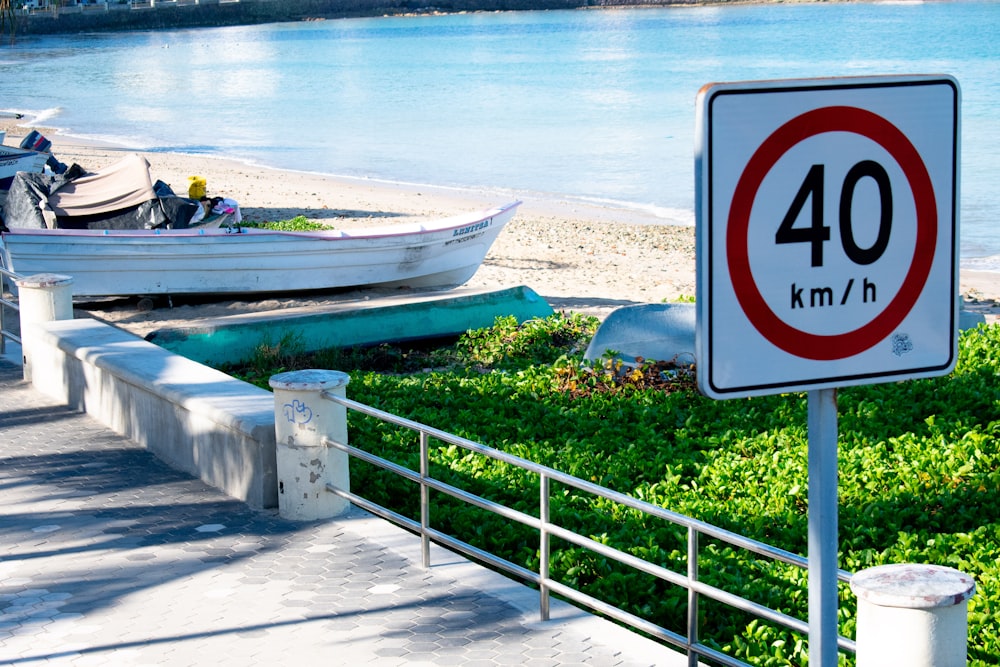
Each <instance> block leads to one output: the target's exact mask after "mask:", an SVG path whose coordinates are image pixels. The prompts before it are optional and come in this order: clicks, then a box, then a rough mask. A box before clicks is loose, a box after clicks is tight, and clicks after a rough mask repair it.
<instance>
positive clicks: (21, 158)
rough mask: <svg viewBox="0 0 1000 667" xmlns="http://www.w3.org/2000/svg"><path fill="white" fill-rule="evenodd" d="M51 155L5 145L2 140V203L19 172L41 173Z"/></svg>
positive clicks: (0, 170) (0, 155)
mask: <svg viewBox="0 0 1000 667" xmlns="http://www.w3.org/2000/svg"><path fill="white" fill-rule="evenodd" d="M49 157H50V156H49V154H48V153H39V152H37V151H29V150H25V149H23V148H14V147H13V146H5V145H3V143H2V141H0V204H3V201H4V199H6V197H7V191H8V190H9V189H10V184H11V182H12V181H13V180H14V176H15V175H17V172H19V171H28V172H32V173H41V172H42V171H43V170H44V169H45V163H46V161H47V160H48V159H49Z"/></svg>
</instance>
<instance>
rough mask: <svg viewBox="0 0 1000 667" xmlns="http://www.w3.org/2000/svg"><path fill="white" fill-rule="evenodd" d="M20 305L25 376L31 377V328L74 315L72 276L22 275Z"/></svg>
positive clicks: (18, 300)
mask: <svg viewBox="0 0 1000 667" xmlns="http://www.w3.org/2000/svg"><path fill="white" fill-rule="evenodd" d="M14 284H15V285H17V307H18V310H19V311H20V319H21V363H22V366H23V371H24V374H23V377H24V379H25V380H31V340H32V336H31V328H32V327H33V326H34V325H36V324H43V323H45V322H55V321H56V320H71V319H73V279H72V278H70V277H69V276H62V275H59V274H56V273H39V274H37V275H34V276H27V277H24V278H19V279H18V280H15V281H14Z"/></svg>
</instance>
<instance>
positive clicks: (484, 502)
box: [323, 438, 542, 530]
mask: <svg viewBox="0 0 1000 667" xmlns="http://www.w3.org/2000/svg"><path fill="white" fill-rule="evenodd" d="M323 444H324V445H327V446H329V447H333V448H334V449H339V450H340V451H344V452H348V453H349V454H353V455H355V456H357V457H358V458H359V459H362V460H364V461H366V462H368V463H371V464H372V465H376V466H378V467H380V468H384V469H386V470H390V471H392V472H395V473H397V474H399V475H401V476H403V477H405V478H406V479H409V480H411V481H414V482H417V483H422V484H426V485H427V486H428V487H429V488H431V489H434V490H435V491H440V492H442V493H445V494H447V495H449V496H452V497H453V498H457V499H459V500H462V501H465V502H467V503H469V504H470V505H475V506H476V507H478V508H480V509H484V510H487V511H489V512H493V513H494V514H498V515H500V516H502V517H505V518H507V519H511V520H512V521H517V522H518V523H520V524H522V525H525V526H528V527H530V528H534V529H536V530H541V525H542V524H541V521H539V519H538V518H537V517H533V516H531V515H530V514H525V513H524V512H519V511H518V510H515V509H511V508H509V507H507V506H506V505H501V504H499V503H495V502H493V501H492V500H488V499H486V498H483V497H482V496H478V495H476V494H474V493H469V492H468V491H463V490H462V489H459V488H458V487H455V486H452V485H450V484H447V483H446V482H442V481H441V480H438V479H434V478H433V477H421V476H420V473H417V472H414V471H413V470H410V469H409V468H406V467H404V466H400V465H399V464H396V463H393V462H392V461H389V460H387V459H383V458H381V457H378V456H375V455H373V454H369V453H368V452H366V451H364V450H362V449H358V448H357V447H354V446H352V445H345V444H343V443H341V442H337V441H335V440H331V439H329V438H323Z"/></svg>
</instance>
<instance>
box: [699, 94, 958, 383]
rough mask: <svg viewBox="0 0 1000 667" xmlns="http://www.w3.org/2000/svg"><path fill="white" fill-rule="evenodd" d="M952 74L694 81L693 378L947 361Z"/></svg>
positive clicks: (953, 210)
mask: <svg viewBox="0 0 1000 667" xmlns="http://www.w3.org/2000/svg"><path fill="white" fill-rule="evenodd" d="M959 102H960V98H959V89H958V84H957V82H956V81H955V80H954V79H953V78H951V77H947V76H923V75H921V76H893V77H862V78H854V79H809V80H797V81H776V82H748V83H729V84H713V85H709V86H706V87H705V88H704V89H702V91H701V93H700V94H699V96H698V140H699V145H698V153H697V156H696V190H697V202H696V208H697V211H696V212H697V253H698V260H697V262H698V335H697V352H698V378H699V384H700V386H701V389H702V391H703V392H705V393H706V394H708V395H710V396H714V397H717V398H732V397H737V396H750V395H760V394H769V393H781V392H786V391H798V390H806V389H821V388H830V387H838V386H845V385H852V384H867V383H873V382H883V381H889V380H896V379H904V378H913V377H928V376H932V375H941V374H946V373H948V372H950V371H951V369H952V368H953V367H954V364H955V360H956V355H957V317H958V311H957V275H958V274H957V257H956V252H957V242H958V240H957V235H958V165H959V153H958V150H959V148H958V147H959V142H958V137H959Z"/></svg>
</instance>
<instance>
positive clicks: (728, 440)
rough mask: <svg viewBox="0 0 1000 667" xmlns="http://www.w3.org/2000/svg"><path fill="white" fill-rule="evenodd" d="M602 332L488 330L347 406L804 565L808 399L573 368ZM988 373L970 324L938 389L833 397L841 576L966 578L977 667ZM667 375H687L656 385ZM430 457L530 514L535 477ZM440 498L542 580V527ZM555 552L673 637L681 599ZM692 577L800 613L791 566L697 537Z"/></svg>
mask: <svg viewBox="0 0 1000 667" xmlns="http://www.w3.org/2000/svg"><path fill="white" fill-rule="evenodd" d="M594 324H595V323H594V322H592V321H587V320H586V319H579V318H578V317H577V316H565V315H558V316H555V317H553V318H549V319H547V320H545V321H538V322H535V323H531V324H526V325H517V324H516V322H511V321H499V322H498V323H497V326H496V327H494V328H492V329H488V330H483V331H477V332H470V333H469V334H467V335H466V336H464V337H463V338H462V340H460V341H459V342H458V343H457V344H456V345H455V346H454V348H453V349H451V350H449V351H447V352H445V353H441V354H443V355H444V357H446V358H447V359H449V361H448V363H447V364H443V365H442V366H441V367H439V368H437V369H435V370H432V371H429V372H416V373H412V374H386V373H382V372H375V371H372V370H353V371H351V384H350V386H349V391H348V394H349V395H350V397H351V398H353V399H355V400H358V401H360V402H362V403H367V404H369V405H373V406H375V407H378V408H380V409H382V410H385V411H388V412H391V413H395V414H398V415H401V416H404V417H407V418H409V419H413V420H416V421H418V422H422V423H425V424H427V425H430V426H433V427H436V428H439V429H442V430H445V431H448V432H452V433H456V434H459V435H461V436H464V437H467V438H469V439H471V440H475V441H479V442H483V443H485V444H487V445H489V446H492V447H496V448H498V449H502V450H504V451H507V452H510V453H512V454H516V455H518V456H522V457H524V458H526V459H529V460H532V461H536V462H538V463H542V464H545V465H549V466H551V467H553V468H556V469H559V470H562V471H564V472H568V473H570V474H573V475H575V476H576V477H579V478H582V479H585V480H590V481H593V482H595V483H598V484H601V485H603V486H606V487H608V488H611V489H614V490H617V491H621V492H623V493H627V494H630V495H632V496H634V497H637V498H640V499H642V500H645V501H648V502H651V503H654V504H656V505H660V506H663V507H666V508H668V509H671V510H673V511H676V512H680V513H682V514H686V515H690V516H693V517H695V518H698V519H701V520H704V521H707V522H709V523H712V524H715V525H718V526H721V527H724V528H727V529H730V530H732V531H734V532H737V533H740V534H742V535H746V536H748V537H751V538H754V539H757V540H760V541H763V542H767V543H769V544H772V545H774V546H777V547H780V548H783V549H787V550H789V551H792V552H795V553H800V554H803V555H805V554H806V551H807V548H806V544H807V529H808V485H807V477H808V475H807V473H808V462H807V449H808V442H807V433H806V418H807V408H806V401H805V397H804V395H799V394H794V395H781V396H766V397H757V398H750V399H733V400H727V401H714V400H711V399H708V398H705V397H703V396H701V395H700V394H699V393H697V391H695V390H694V389H693V385H692V384H691V382H690V381H691V378H692V376H691V375H690V369H687V371H685V369H672V370H669V369H668V370H664V369H658V368H655V367H654V366H653V365H649V366H646V367H644V368H640V369H638V370H639V372H638V374H635V373H634V372H633V371H627V372H623V371H622V369H620V368H617V367H615V366H614V364H613V362H609V361H608V360H602V361H601V362H598V363H597V364H595V365H593V366H586V365H584V366H581V363H580V362H581V354H580V351H581V350H582V349H583V348H584V346H585V343H586V338H587V337H588V336H589V335H592V333H593V328H594ZM546 341H550V342H549V343H547V342H546ZM551 341H556V342H558V343H559V344H560V345H558V346H552V345H551ZM338 370H344V367H341V368H339V369H338ZM998 371H1000V327H996V326H993V327H986V326H980V327H979V328H978V329H976V330H973V331H969V332H965V333H964V334H963V335H962V337H961V342H960V358H959V362H958V366H957V368H956V370H955V372H954V373H952V374H951V375H950V376H948V377H942V378H933V379H924V380H912V381H907V382H894V383H885V384H877V385H868V386H861V387H850V388H845V389H841V390H840V391H839V392H838V401H839V408H838V409H839V441H840V444H839V461H840V463H839V465H840V483H839V498H840V511H839V516H840V566H841V567H842V568H844V569H846V570H850V571H857V570H859V569H864V568H868V567H872V566H875V565H880V564H885V563H898V562H913V563H937V564H942V565H947V566H951V567H955V568H957V569H960V570H962V571H964V572H967V573H969V574H971V575H972V576H973V577H974V578H975V579H976V584H977V593H976V596H975V597H973V598H972V600H971V601H970V602H969V664H970V665H972V666H973V667H986V666H987V665H996V664H1000V640H998V637H1000V613H998V605H1000V581H998V579H1000V447H998V445H997V437H998V435H1000V434H998V430H1000V383H998V382H997V373H998ZM664 372H667V373H668V374H672V375H670V377H675V378H676V377H679V378H680V380H679V381H678V382H672V383H666V382H661V383H660V384H657V383H655V382H653V381H652V380H651V378H654V377H657V378H661V379H662V378H663V377H664V376H663V373H664ZM581 383H582V384H584V385H586V386H585V387H583V388H581ZM587 383H589V384H587ZM685 383H686V384H685ZM262 386H266V378H265V380H264V384H263V385H262ZM349 420H350V421H349V424H350V428H351V441H352V443H353V444H355V445H357V446H360V447H362V448H363V449H366V450H369V451H372V452H374V453H377V454H379V455H381V456H384V457H386V458H389V459H391V460H394V461H397V462H400V463H403V464H405V465H408V466H410V467H412V468H414V469H415V468H416V467H417V457H418V454H417V452H418V447H417V437H416V435H415V434H413V433H410V432H405V431H398V430H396V429H392V428H388V427H386V425H384V424H381V423H378V422H376V421H374V420H372V419H370V418H367V417H364V416H362V415H359V414H356V413H351V415H350V417H349ZM432 445H434V446H433V447H432V453H431V456H432V461H433V463H432V465H433V470H432V474H433V475H434V476H436V477H439V478H441V479H443V480H445V481H448V482H450V483H453V484H455V485H456V486H461V487H462V488H464V489H466V490H468V491H471V492H473V493H477V494H480V495H483V496H485V497H488V498H491V499H494V500H496V501H498V502H503V503H504V504H507V505H509V506H512V507H515V508H517V509H520V510H521V511H524V512H526V513H528V514H533V515H536V514H537V505H538V480H537V479H536V478H534V477H533V476H530V475H526V474H524V473H522V472H520V471H518V470H516V469H513V468H511V467H510V466H508V465H505V464H499V463H497V462H493V461H491V460H489V459H486V458H484V457H481V456H478V455H475V454H471V453H469V452H466V451H464V450H461V449H458V448H456V447H454V446H448V445H444V444H443V443H436V444H435V443H432ZM351 472H352V485H354V486H355V488H359V489H364V490H365V494H366V496H368V497H370V498H372V499H373V500H375V501H376V502H379V503H382V504H386V505H390V506H392V507H393V508H394V509H397V510H398V511H400V512H402V513H404V514H407V515H409V516H412V517H416V516H417V513H416V512H417V492H416V489H415V486H414V485H411V484H409V483H406V484H403V483H401V482H400V481H399V480H398V479H396V478H394V477H391V476H388V475H385V474H383V473H380V472H378V471H375V470H372V469H371V468H369V467H366V466H364V465H362V464H356V463H352V471H351ZM552 495H553V500H552V514H553V516H554V517H558V521H559V522H560V523H562V524H564V525H566V526H567V527H569V528H571V529H574V530H576V531H577V532H581V533H582V534H586V535H591V536H593V537H594V538H595V539H598V540H599V541H601V542H602V543H606V544H611V545H614V546H616V547H617V548H620V549H622V550H624V551H627V552H630V553H634V554H635V555H637V556H641V557H643V558H645V559H648V560H650V561H652V562H656V563H659V564H662V565H664V566H667V567H670V568H672V569H675V570H680V571H683V570H684V568H685V567H686V560H685V559H686V555H685V547H684V539H685V536H684V534H683V532H682V531H679V530H678V529H677V528H675V527H672V526H670V525H669V524H663V522H661V521H659V520H656V519H651V518H650V517H647V516H642V515H639V514H638V513H636V512H633V511H631V510H628V509H626V508H623V507H621V506H618V505H617V504H615V503H611V502H609V501H606V500H598V499H595V498H593V497H589V496H587V495H585V494H580V493H577V492H570V491H569V490H567V489H560V488H555V489H553V494H552ZM434 503H435V512H434V517H433V524H432V525H434V526H435V527H436V528H438V529H440V530H444V531H446V532H450V533H452V534H455V535H456V536H458V537H460V538H461V539H464V540H466V541H469V542H471V543H473V544H475V545H477V546H480V547H482V548H485V549H489V550H490V551H493V552H494V553H497V554H499V555H501V556H503V557H505V558H508V559H510V560H513V561H515V562H518V563H521V564H523V565H524V566H525V567H531V568H536V567H537V564H538V538H537V535H536V534H535V533H534V531H531V530H528V529H525V528H522V527H520V526H519V525H516V524H512V522H510V521H508V520H506V519H501V518H498V517H496V516H494V515H491V514H488V513H485V512H482V511H480V510H476V509H473V508H470V507H468V506H458V505H457V504H454V503H452V502H451V501H448V500H446V499H442V498H441V497H440V495H436V496H435V499H434ZM554 548H555V551H554V553H553V557H552V560H551V573H552V576H553V577H554V578H556V579H557V580H559V581H562V582H564V583H566V584H568V585H572V586H575V587H578V588H580V589H582V590H584V591H586V592H588V593H590V594H592V595H594V596H596V597H601V598H604V599H608V600H611V601H613V602H614V603H615V604H617V605H620V606H622V607H623V608H625V609H627V610H629V611H631V612H632V613H635V614H637V615H639V616H641V617H643V618H649V619H651V620H653V621H655V622H657V623H659V624H661V625H664V626H665V627H667V628H669V629H672V630H675V631H678V632H682V631H683V622H684V615H685V609H686V601H685V599H684V595H683V594H682V592H681V591H680V590H679V589H677V588H676V587H672V586H668V585H665V584H663V583H662V582H659V581H657V580H654V579H652V578H651V577H649V576H647V575H642V574H638V573H635V572H631V571H628V570H625V569H622V568H620V567H618V566H617V565H614V564H613V563H610V562H608V561H606V560H605V559H603V558H602V557H599V556H597V555H596V554H594V553H593V552H589V551H586V550H583V549H581V548H579V547H575V546H572V545H568V544H565V543H560V542H558V541H555V543H554ZM701 574H702V577H703V578H704V579H705V580H706V581H708V582H709V583H712V584H713V585H716V586H720V587H722V588H724V589H726V590H728V591H731V592H733V593H737V594H740V595H742V596H745V597H747V598H749V599H751V600H754V601H756V602H760V603H761V604H766V605H768V606H771V607H773V608H775V609H778V610H781V611H783V612H786V613H789V614H792V615H794V616H798V617H800V618H803V619H805V618H806V616H807V608H808V594H807V586H806V573H805V572H803V571H801V570H798V569H796V568H791V567H788V566H784V565H780V564H776V563H773V562H770V561H763V560H762V561H758V560H755V559H753V558H751V557H750V556H749V555H748V554H745V553H743V552H739V551H734V550H732V549H731V548H730V547H728V546H726V545H724V544H722V543H716V542H714V541H712V540H708V539H705V540H704V543H703V544H702V548H701ZM840 598H841V608H840V619H841V623H840V630H841V633H842V634H845V635H847V636H853V633H854V624H855V613H856V611H855V603H854V599H853V595H852V594H851V593H850V591H849V589H848V588H847V587H846V586H843V585H842V586H841V589H840ZM700 612H701V618H702V636H703V640H704V641H706V643H709V644H710V645H713V646H716V647H717V648H719V649H721V650H724V651H725V652H727V653H730V654H732V655H734V656H737V657H739V658H740V659H742V660H746V661H748V662H750V663H751V664H754V665H766V666H771V665H804V664H805V663H806V660H807V644H806V642H805V641H804V640H803V638H802V637H800V636H798V635H796V634H795V633H792V632H789V631H786V630H783V629H780V628H775V627H772V626H770V625H769V624H767V623H764V622H761V621H757V620H754V619H752V618H749V617H747V616H745V615H743V614H741V613H739V612H735V611H733V610H730V609H727V608H724V607H722V606H721V605H719V604H716V603H711V602H707V601H706V602H703V604H702V608H701V610H700ZM841 661H842V662H843V663H848V662H852V661H848V660H847V659H846V658H845V656H841Z"/></svg>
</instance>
